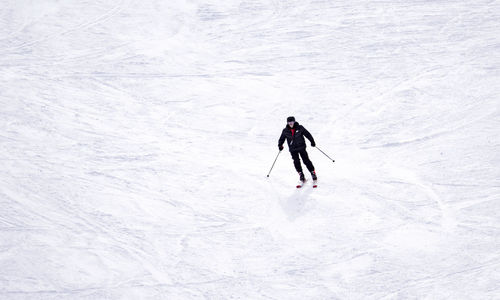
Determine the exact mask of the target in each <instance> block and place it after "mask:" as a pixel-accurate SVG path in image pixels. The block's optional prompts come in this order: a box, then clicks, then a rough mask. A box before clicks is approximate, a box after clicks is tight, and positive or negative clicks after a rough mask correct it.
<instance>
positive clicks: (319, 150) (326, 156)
mask: <svg viewBox="0 0 500 300" xmlns="http://www.w3.org/2000/svg"><path fill="white" fill-rule="evenodd" d="M316 149H318V150H319V151H321V153H323V154H324V155H325V156H326V157H328V158H329V159H330V160H331V161H333V162H335V160H334V159H332V158H331V157H330V156H328V155H327V154H326V153H325V152H323V151H322V150H321V149H319V148H318V147H316Z"/></svg>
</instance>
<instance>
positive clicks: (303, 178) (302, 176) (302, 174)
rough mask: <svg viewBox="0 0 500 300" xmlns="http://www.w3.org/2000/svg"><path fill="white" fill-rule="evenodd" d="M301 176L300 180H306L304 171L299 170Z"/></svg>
mask: <svg viewBox="0 0 500 300" xmlns="http://www.w3.org/2000/svg"><path fill="white" fill-rule="evenodd" d="M299 176H300V179H299V180H300V181H302V182H304V181H306V177H305V176H304V173H302V172H299Z"/></svg>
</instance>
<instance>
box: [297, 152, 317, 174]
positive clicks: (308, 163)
mask: <svg viewBox="0 0 500 300" xmlns="http://www.w3.org/2000/svg"><path fill="white" fill-rule="evenodd" d="M300 156H301V157H302V160H303V161H304V164H305V165H306V167H307V169H308V170H309V172H313V171H314V165H313V163H312V161H311V160H310V159H309V155H308V154H307V151H306V150H305V149H304V150H302V151H300Z"/></svg>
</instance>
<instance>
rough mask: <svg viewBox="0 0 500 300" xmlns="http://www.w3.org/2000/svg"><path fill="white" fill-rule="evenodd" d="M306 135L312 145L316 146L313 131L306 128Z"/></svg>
mask: <svg viewBox="0 0 500 300" xmlns="http://www.w3.org/2000/svg"><path fill="white" fill-rule="evenodd" d="M304 136H305V137H306V138H307V139H308V140H309V141H310V142H311V146H312V147H316V142H314V138H313V136H312V135H311V133H310V132H309V131H307V129H305V128H304Z"/></svg>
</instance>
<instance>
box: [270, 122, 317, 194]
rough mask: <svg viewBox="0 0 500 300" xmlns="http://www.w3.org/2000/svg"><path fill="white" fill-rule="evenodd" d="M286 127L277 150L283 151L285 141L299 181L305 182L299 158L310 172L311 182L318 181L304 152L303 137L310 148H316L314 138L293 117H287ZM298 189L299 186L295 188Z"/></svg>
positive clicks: (312, 166) (304, 143)
mask: <svg viewBox="0 0 500 300" xmlns="http://www.w3.org/2000/svg"><path fill="white" fill-rule="evenodd" d="M286 121H287V125H286V127H285V128H284V129H283V131H282V133H281V136H280V138H279V140H278V148H279V150H280V151H281V150H283V143H284V142H285V139H286V141H287V144H288V149H289V150H290V154H291V155H292V159H293V164H294V166H295V170H297V172H298V173H299V177H300V181H302V182H304V181H306V179H305V176H304V173H303V172H302V165H301V163H300V158H299V155H300V157H302V160H303V161H304V164H305V165H306V167H307V169H308V170H309V172H311V176H312V179H313V180H315V181H316V180H318V177H317V176H316V171H315V170H314V165H313V163H312V162H311V160H310V159H309V155H308V154H307V151H306V141H305V139H304V136H305V137H306V138H307V139H308V140H309V141H310V142H311V146H312V147H316V143H315V142H314V138H313V137H312V135H311V134H310V133H309V131H307V129H305V128H304V126H302V125H300V124H299V122H296V121H295V118H294V117H288V118H287V119H286ZM297 187H299V186H297Z"/></svg>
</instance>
